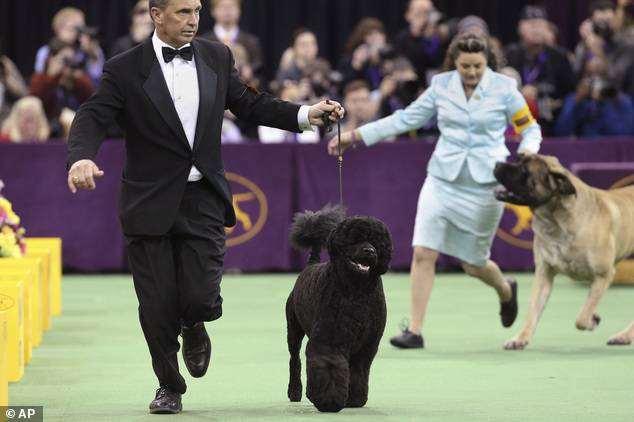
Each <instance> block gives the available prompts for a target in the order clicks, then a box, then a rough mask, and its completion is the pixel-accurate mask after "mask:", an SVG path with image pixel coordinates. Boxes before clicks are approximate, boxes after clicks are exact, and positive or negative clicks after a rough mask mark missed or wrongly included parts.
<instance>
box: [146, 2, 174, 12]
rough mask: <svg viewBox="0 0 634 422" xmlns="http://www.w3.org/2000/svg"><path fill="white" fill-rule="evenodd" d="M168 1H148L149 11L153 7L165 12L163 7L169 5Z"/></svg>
mask: <svg viewBox="0 0 634 422" xmlns="http://www.w3.org/2000/svg"><path fill="white" fill-rule="evenodd" d="M169 1H170V0H150V10H152V8H153V7H158V8H159V9H161V10H165V6H167V3H169Z"/></svg>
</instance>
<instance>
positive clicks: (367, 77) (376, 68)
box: [338, 18, 396, 91]
mask: <svg viewBox="0 0 634 422" xmlns="http://www.w3.org/2000/svg"><path fill="white" fill-rule="evenodd" d="M395 54H396V52H395V50H394V47H393V46H392V45H391V44H389V39H388V35H387V32H386V30H385V25H384V24H383V22H381V21H380V20H378V19H376V18H363V19H361V20H360V21H359V23H357V25H356V26H355V27H354V29H353V30H352V33H351V34H350V36H349V37H348V40H347V42H346V53H345V54H344V55H343V57H342V58H341V59H340V61H339V66H338V69H339V71H341V74H342V82H341V84H342V86H345V85H346V84H347V83H348V82H351V81H353V80H357V79H359V80H362V81H366V82H367V83H368V85H369V86H370V89H371V90H373V91H374V90H378V89H379V86H380V85H381V80H382V79H383V76H384V74H383V62H384V61H386V60H390V59H392V58H394V56H395Z"/></svg>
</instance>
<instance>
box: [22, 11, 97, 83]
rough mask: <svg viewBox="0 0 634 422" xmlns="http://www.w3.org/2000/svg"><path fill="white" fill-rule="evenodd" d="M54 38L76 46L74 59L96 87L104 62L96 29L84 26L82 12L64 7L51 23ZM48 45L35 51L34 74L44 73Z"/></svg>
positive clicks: (84, 21)
mask: <svg viewBox="0 0 634 422" xmlns="http://www.w3.org/2000/svg"><path fill="white" fill-rule="evenodd" d="M51 27H52V28H53V33H54V34H55V35H54V38H57V39H60V40H62V41H64V42H65V43H67V44H73V45H78V47H79V48H77V49H76V50H75V56H76V59H77V60H78V61H79V62H82V63H83V64H84V70H85V71H86V73H87V74H88V76H89V77H90V79H91V81H92V83H93V85H96V84H97V83H98V82H99V78H101V74H102V71H103V65H104V63H105V61H106V58H105V55H104V53H103V50H102V49H101V46H100V43H99V39H98V32H99V29H98V28H96V27H90V26H86V20H85V16H84V12H82V11H81V10H80V9H77V8H75V7H64V8H62V9H60V10H59V11H58V12H57V13H56V14H55V16H53V20H52V23H51ZM49 48H50V44H46V45H43V46H42V47H40V48H39V50H37V53H36V55H35V67H34V71H35V73H44V71H45V70H44V66H45V64H46V62H47V58H48V57H49V55H50V54H49V53H50V51H49Z"/></svg>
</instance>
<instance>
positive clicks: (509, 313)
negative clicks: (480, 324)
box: [500, 278, 517, 328]
mask: <svg viewBox="0 0 634 422" xmlns="http://www.w3.org/2000/svg"><path fill="white" fill-rule="evenodd" d="M506 282H507V283H508V284H509V285H510V286H511V293H512V294H513V296H512V297H511V300H509V301H508V302H502V303H501V304H500V317H501V318H502V325H503V326H504V327H506V328H508V327H510V326H511V325H513V322H515V318H516V317H517V281H516V280H515V279H514V278H507V279H506Z"/></svg>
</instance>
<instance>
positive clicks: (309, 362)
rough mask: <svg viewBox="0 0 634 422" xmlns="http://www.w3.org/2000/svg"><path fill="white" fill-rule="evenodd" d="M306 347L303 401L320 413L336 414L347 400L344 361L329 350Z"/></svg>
mask: <svg viewBox="0 0 634 422" xmlns="http://www.w3.org/2000/svg"><path fill="white" fill-rule="evenodd" d="M311 342H312V339H309V340H308V343H307V344H306V397H308V399H309V400H310V401H311V402H313V404H314V405H315V407H316V408H317V410H319V411H320V412H338V411H340V410H341V409H343V408H344V406H345V405H346V401H347V399H348V383H349V380H350V372H349V370H348V359H347V358H346V357H345V356H343V355H341V354H340V352H339V351H338V350H336V349H334V348H332V347H330V346H324V345H321V346H317V347H315V346H314V343H311Z"/></svg>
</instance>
